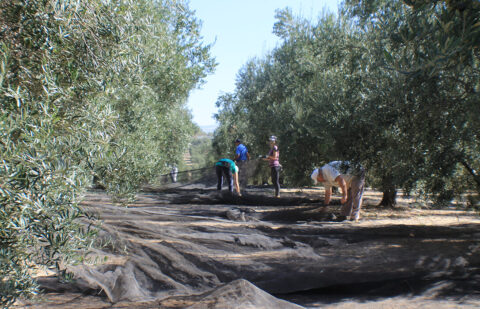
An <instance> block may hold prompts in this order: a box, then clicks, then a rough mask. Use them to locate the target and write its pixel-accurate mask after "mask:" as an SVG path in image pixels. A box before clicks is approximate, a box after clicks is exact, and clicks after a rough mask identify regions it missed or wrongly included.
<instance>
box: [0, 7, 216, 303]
mask: <svg viewBox="0 0 480 309" xmlns="http://www.w3.org/2000/svg"><path fill="white" fill-rule="evenodd" d="M0 28H1V29H2V40H1V42H0V43H1V45H0V102H1V105H0V109H1V112H0V115H1V116H0V151H1V156H0V157H1V161H0V261H1V263H0V278H1V280H0V304H1V305H2V306H8V305H10V304H12V302H13V301H14V300H15V299H16V298H18V297H20V296H29V295H31V294H32V293H33V292H34V291H35V288H36V286H35V282H34V280H33V279H32V277H31V272H30V271H29V270H30V269H31V268H32V267H35V265H45V266H47V267H56V268H57V269H59V270H63V267H64V265H67V264H68V263H77V262H81V261H82V260H83V255H84V253H85V251H86V250H88V249H89V247H91V246H92V245H93V242H94V239H95V229H94V228H93V226H94V225H95V224H96V221H95V219H94V218H91V217H89V216H88V215H87V214H86V213H85V212H84V211H83V210H82V208H81V207H79V202H80V201H81V199H82V194H83V192H84V190H85V189H86V188H88V187H89V186H90V185H91V183H92V178H93V176H96V177H97V179H99V181H100V183H102V184H104V185H105V186H106V187H107V189H108V191H109V192H111V193H112V194H113V195H114V196H115V197H116V198H120V199H124V198H131V197H132V196H134V193H135V192H136V190H138V188H139V186H140V185H141V184H142V183H143V182H146V181H149V180H150V179H152V178H153V177H155V176H156V175H157V174H159V173H161V172H162V171H163V169H164V168H165V166H167V165H168V164H171V163H175V162H178V161H179V160H181V158H182V154H183V153H184V151H185V149H186V147H187V143H188V140H189V136H191V135H192V134H193V132H194V125H193V124H192V122H191V118H190V115H189V113H188V111H187V109H186V108H185V100H186V97H187V95H188V93H189V91H190V90H191V89H192V88H194V87H195V86H196V85H197V84H198V83H200V82H201V81H202V79H203V77H204V76H205V74H207V73H209V72H211V71H212V70H213V68H214V66H215V63H214V62H213V60H212V59H211V58H210V56H209V54H208V51H209V48H210V47H209V46H203V45H202V43H201V41H200V36H199V32H198V31H199V25H198V22H197V21H196V20H195V18H194V16H193V15H192V13H191V12H190V11H189V9H188V7H187V6H186V5H185V4H184V2H181V1H154V2H151V1H147V0H145V1H120V0H119V1H108V2H105V1H100V0H98V1H97V0H89V1H67V0H64V1H62V0H58V1H54V0H49V1H40V0H38V1H23V0H7V1H2V2H1V3H0ZM62 265H63V266H62Z"/></svg>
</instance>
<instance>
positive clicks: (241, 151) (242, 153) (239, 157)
mask: <svg viewBox="0 0 480 309" xmlns="http://www.w3.org/2000/svg"><path fill="white" fill-rule="evenodd" d="M235 146H236V147H235V163H236V164H237V166H238V169H239V171H240V175H239V182H240V184H239V185H240V188H241V189H245V187H246V186H247V181H248V179H247V161H248V160H250V154H249V153H248V149H247V147H246V146H245V145H244V144H242V141H241V140H240V139H236V140H235Z"/></svg>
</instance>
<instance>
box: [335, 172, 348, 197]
mask: <svg viewBox="0 0 480 309" xmlns="http://www.w3.org/2000/svg"><path fill="white" fill-rule="evenodd" d="M335 182H336V183H337V184H338V186H339V187H340V190H341V191H342V200H341V203H342V204H345V202H346V201H347V183H346V182H345V179H343V177H342V175H338V176H337V178H335Z"/></svg>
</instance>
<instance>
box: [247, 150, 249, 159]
mask: <svg viewBox="0 0 480 309" xmlns="http://www.w3.org/2000/svg"><path fill="white" fill-rule="evenodd" d="M247 160H249V161H250V154H249V153H248V151H247Z"/></svg>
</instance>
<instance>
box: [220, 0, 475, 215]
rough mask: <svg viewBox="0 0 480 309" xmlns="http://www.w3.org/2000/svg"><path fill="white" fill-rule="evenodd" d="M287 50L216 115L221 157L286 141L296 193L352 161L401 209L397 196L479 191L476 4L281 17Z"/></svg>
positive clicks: (249, 71) (398, 5) (377, 6)
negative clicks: (315, 173)
mask: <svg viewBox="0 0 480 309" xmlns="http://www.w3.org/2000/svg"><path fill="white" fill-rule="evenodd" d="M276 17H277V22H276V24H275V25H274V27H273V31H274V33H275V34H277V35H278V36H279V37H280V38H281V43H280V44H279V46H277V47H276V48H275V49H274V50H272V51H271V52H270V53H269V54H268V55H266V56H265V57H263V58H262V59H251V60H250V61H249V62H248V63H246V64H245V65H244V66H243V68H242V69H241V70H240V71H239V72H238V75H237V85H236V89H235V90H234V92H233V93H229V94H225V95H223V96H221V97H220V98H219V99H218V101H217V105H218V107H219V112H218V114H217V119H218V121H219V122H220V127H219V129H218V130H217V132H216V134H215V140H214V145H215V146H216V149H217V152H219V153H222V152H223V151H225V149H226V148H225V147H226V145H227V144H226V143H227V142H228V141H231V140H233V139H234V138H235V137H236V136H243V138H244V140H245V141H246V142H247V143H249V144H250V145H251V146H250V149H251V151H255V150H257V151H261V150H262V149H264V148H265V147H266V143H265V141H266V140H267V138H268V136H269V135H272V134H273V135H276V136H278V137H279V145H280V150H281V151H280V153H281V161H282V164H283V166H284V167H285V171H284V173H285V178H286V179H287V181H288V182H289V183H290V184H294V185H298V184H308V183H309V177H308V175H309V173H310V172H311V170H312V168H313V167H314V166H319V165H322V164H324V163H326V162H328V161H330V160H353V161H356V162H358V163H361V164H362V165H364V166H365V167H366V169H367V175H368V183H369V185H371V186H373V187H375V188H378V189H380V190H382V191H383V192H384V198H385V199H384V201H383V202H382V203H383V204H385V205H390V206H391V205H394V204H395V194H396V190H397V189H400V188H401V189H404V190H405V191H406V192H407V193H408V192H412V191H413V190H415V191H417V192H420V193H423V194H424V195H425V196H427V197H430V198H434V199H435V200H436V201H437V202H442V201H449V200H451V199H452V198H454V197H462V196H463V193H465V192H467V191H468V190H472V189H473V190H476V191H477V192H480V187H479V186H478V183H479V182H478V180H479V174H478V170H479V168H480V166H479V165H478V164H479V162H480V161H479V157H478V156H479V153H480V152H479V150H480V149H479V143H478V140H479V138H478V134H479V133H480V131H479V128H478V123H479V121H478V120H479V119H478V117H480V113H479V104H478V103H479V87H480V81H479V39H480V20H479V18H480V3H479V2H478V1H462V2H461V4H460V2H455V1H360V0H357V1H355V0H350V1H344V3H343V5H342V7H341V10H339V13H338V15H335V14H331V13H324V14H323V15H322V16H321V17H320V18H319V19H318V21H316V22H314V21H310V20H305V19H304V18H301V17H296V16H293V15H292V13H291V11H290V10H289V9H288V8H287V9H285V10H281V11H278V12H277V16H276Z"/></svg>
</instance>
